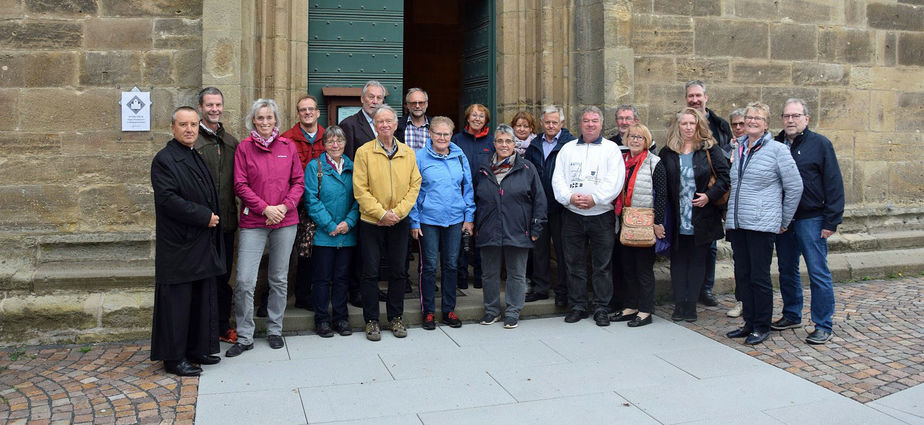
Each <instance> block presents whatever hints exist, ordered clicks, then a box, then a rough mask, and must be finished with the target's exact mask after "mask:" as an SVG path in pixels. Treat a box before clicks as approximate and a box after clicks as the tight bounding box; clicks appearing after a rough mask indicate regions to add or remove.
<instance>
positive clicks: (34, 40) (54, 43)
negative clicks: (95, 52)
mask: <svg viewBox="0 0 924 425" xmlns="http://www.w3.org/2000/svg"><path fill="white" fill-rule="evenodd" d="M82 42H83V29H82V28H81V26H80V24H79V23H76V22H73V21H52V20H9V21H0V46H4V47H5V48H7V49H66V48H77V47H80V45H81V43H82Z"/></svg>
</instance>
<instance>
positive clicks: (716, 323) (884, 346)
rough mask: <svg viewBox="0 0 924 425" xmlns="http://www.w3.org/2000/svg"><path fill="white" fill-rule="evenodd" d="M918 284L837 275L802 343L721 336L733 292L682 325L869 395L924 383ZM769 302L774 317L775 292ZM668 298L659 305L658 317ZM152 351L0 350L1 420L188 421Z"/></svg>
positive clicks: (192, 389) (917, 280) (173, 382)
mask: <svg viewBox="0 0 924 425" xmlns="http://www.w3.org/2000/svg"><path fill="white" fill-rule="evenodd" d="M922 287H924V278H921V277H911V278H902V279H894V280H884V281H883V280H880V281H870V282H862V283H843V284H836V285H835V296H836V299H837V308H836V313H835V318H834V332H835V337H834V339H832V340H831V341H830V342H829V343H828V344H826V345H823V346H812V345H809V344H806V343H805V341H804V339H805V337H806V335H808V332H810V331H811V330H812V327H811V324H810V323H808V322H810V321H809V320H808V319H804V322H803V323H806V326H805V327H804V328H802V329H794V330H787V331H784V332H775V331H774V332H772V333H771V337H770V338H769V339H768V340H767V341H766V342H765V343H763V344H760V345H758V346H756V347H750V346H745V345H743V344H741V343H740V340H730V339H728V338H725V336H724V334H725V332H727V331H729V330H731V329H734V328H735V327H737V326H738V325H740V323H741V322H740V319H733V318H729V317H726V316H725V311H726V310H728V308H730V307H731V306H732V303H733V302H734V298H733V297H732V296H731V295H724V296H722V297H720V301H721V303H720V305H719V306H718V307H703V306H702V305H700V306H698V307H699V311H700V314H699V320H698V321H697V322H695V323H686V322H682V323H681V324H682V326H686V327H688V328H689V329H691V330H694V331H696V332H699V333H701V334H703V335H705V336H708V337H710V338H712V339H715V340H717V341H719V342H721V343H723V344H725V345H727V346H729V347H732V348H735V349H737V350H739V351H741V352H744V353H747V354H748V355H751V356H753V357H756V358H758V359H760V360H762V361H764V362H767V363H769V364H772V365H774V366H776V367H779V368H781V369H784V370H786V371H788V372H790V373H793V374H796V375H798V376H801V377H803V378H805V379H807V380H809V381H811V382H814V383H816V384H818V385H821V386H823V387H825V388H828V389H831V390H832V391H835V392H838V393H840V394H842V395H844V396H847V397H850V398H852V399H854V400H857V401H859V402H863V403H865V402H868V401H872V400H876V399H878V398H880V397H884V396H886V395H889V394H893V393H895V392H898V391H901V390H903V389H905V388H909V387H912V386H915V385H917V384H920V383H924V335H922V329H924V296H922ZM805 297H806V298H805V300H806V302H808V301H809V300H810V294H809V291H808V290H806V291H805ZM775 302H776V306H775V308H774V311H775V312H776V315H777V316H778V315H779V311H780V307H781V305H780V303H781V302H780V299H779V294H778V293H777V294H775ZM672 307H673V306H671V305H664V306H661V307H659V308H658V316H659V317H660V318H661V320H668V319H664V318H666V317H669V316H670V311H671V309H672ZM805 317H806V318H807V317H808V310H807V304H806V314H805ZM618 325H619V324H618V323H617V324H614V326H618ZM149 355H150V346H149V345H148V344H147V343H138V342H135V343H118V344H98V345H87V346H80V345H68V346H53V347H49V346H46V347H24V348H15V349H4V350H2V351H0V423H5V424H27V423H28V424H85V423H96V424H123V423H124V424H134V423H141V424H145V423H177V424H185V423H192V422H193V419H194V418H195V406H196V397H197V393H198V384H199V380H198V378H177V377H175V376H172V375H167V374H165V373H164V370H163V368H162V367H161V363H160V362H151V361H149V360H148V357H149Z"/></svg>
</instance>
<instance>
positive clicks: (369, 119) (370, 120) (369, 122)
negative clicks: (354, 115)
mask: <svg viewBox="0 0 924 425" xmlns="http://www.w3.org/2000/svg"><path fill="white" fill-rule="evenodd" d="M360 111H362V113H363V116H364V117H366V123H368V124H369V128H371V129H372V134H374V135H375V137H379V132H378V131H375V124H373V123H372V117H370V116H369V114H367V113H366V110H365V109H360Z"/></svg>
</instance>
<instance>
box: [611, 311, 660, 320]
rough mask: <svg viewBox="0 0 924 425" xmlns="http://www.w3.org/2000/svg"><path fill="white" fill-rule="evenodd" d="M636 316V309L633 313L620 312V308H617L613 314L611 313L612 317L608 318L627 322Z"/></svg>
mask: <svg viewBox="0 0 924 425" xmlns="http://www.w3.org/2000/svg"><path fill="white" fill-rule="evenodd" d="M636 316H638V312H637V311H636V312H635V313H630V314H622V310H619V311H617V312H616V313H615V314H613V318H612V319H610V320H612V321H614V322H628V321H630V320H632V319H635V317H636ZM648 317H651V316H648Z"/></svg>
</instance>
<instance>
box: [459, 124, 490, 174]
mask: <svg viewBox="0 0 924 425" xmlns="http://www.w3.org/2000/svg"><path fill="white" fill-rule="evenodd" d="M452 143H455V145H456V146H458V147H460V148H462V153H464V154H465V157H466V158H468V168H469V169H471V170H472V171H473V172H474V170H477V169H478V166H480V165H481V164H482V163H484V162H487V161H490V160H491V156H492V155H494V135H493V134H491V133H490V132H488V134H487V135H486V136H484V137H479V138H477V139H476V138H475V136H473V135H472V134H471V133H469V132H467V131H465V129H464V128H463V129H462V131H461V132H458V133H456V134H454V135H453V136H452Z"/></svg>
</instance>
